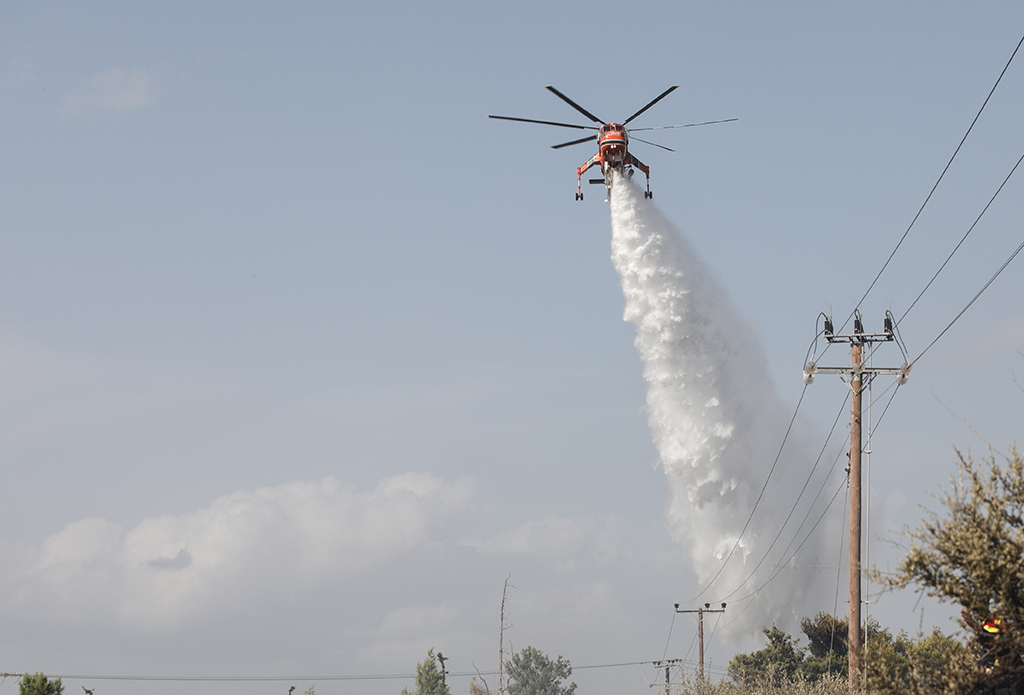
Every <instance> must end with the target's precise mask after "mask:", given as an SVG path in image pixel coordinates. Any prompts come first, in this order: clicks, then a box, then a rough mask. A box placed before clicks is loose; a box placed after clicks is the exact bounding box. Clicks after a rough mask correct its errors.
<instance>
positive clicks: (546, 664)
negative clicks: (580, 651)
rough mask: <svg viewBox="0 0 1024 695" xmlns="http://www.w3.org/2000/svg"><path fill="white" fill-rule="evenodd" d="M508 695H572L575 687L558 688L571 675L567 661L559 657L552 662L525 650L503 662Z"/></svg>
mask: <svg viewBox="0 0 1024 695" xmlns="http://www.w3.org/2000/svg"><path fill="white" fill-rule="evenodd" d="M505 669H506V670H507V671H508V678H509V685H508V688H507V691H508V695H573V693H575V692H576V684H575V683H570V684H569V685H562V681H563V680H565V679H566V678H568V677H569V676H571V675H572V666H570V665H569V661H568V660H566V659H563V658H562V657H561V656H559V657H558V658H557V659H556V660H554V661H552V660H551V659H550V658H549V657H548V656H547V655H546V654H545V653H544V652H542V651H540V650H539V649H535V648H534V647H526V648H525V649H523V650H522V651H521V652H519V653H518V654H513V655H512V659H511V660H510V661H507V662H505Z"/></svg>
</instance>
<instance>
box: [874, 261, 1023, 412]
mask: <svg viewBox="0 0 1024 695" xmlns="http://www.w3.org/2000/svg"><path fill="white" fill-rule="evenodd" d="M1021 249H1024V242H1021V244H1020V246H1018V247H1017V249H1016V250H1015V251H1014V252H1013V253H1011V254H1010V257H1009V258H1007V259H1006V260H1005V261H1003V264H1002V265H1001V266H999V270H997V271H996V272H995V274H994V275H992V277H990V278H989V279H988V282H986V283H985V284H984V286H982V288H981V289H980V290H978V293H977V294H975V295H974V296H973V297H972V298H971V301H969V302H967V305H966V306H965V307H964V308H963V309H961V310H960V313H959V314H957V315H956V316H954V317H953V320H952V321H950V322H949V325H948V326H946V327H945V328H943V329H942V332H941V333H939V334H938V335H937V336H935V340H933V341H932V342H930V343H928V347H926V348H925V349H924V350H922V351H921V354H920V355H918V356H917V357H916V358H914V361H913V362H912V363H911V364H916V363H917V361H918V360H919V359H921V358H922V357H924V354H925V353H926V352H928V351H929V350H931V349H932V345H935V343H937V342H939V338H941V337H942V336H944V335H945V334H946V331H948V330H949V329H950V328H952V327H953V324H954V323H956V322H957V321H958V320H959V319H960V317H961V316H963V315H964V314H965V313H967V310H968V309H970V308H971V305H972V304H974V303H975V302H976V301H978V297H980V296H981V295H982V293H984V292H985V290H987V289H988V288H989V285H991V284H992V283H993V282H995V280H996V278H997V277H999V275H1000V273H1002V272H1003V271H1004V270H1006V266H1008V265H1010V262H1011V261H1013V259H1014V258H1016V257H1017V254H1018V253H1020V252H1021ZM886 407H888V406H886Z"/></svg>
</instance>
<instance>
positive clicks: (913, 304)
mask: <svg viewBox="0 0 1024 695" xmlns="http://www.w3.org/2000/svg"><path fill="white" fill-rule="evenodd" d="M1021 162H1024V155H1021V157H1020V159H1018V160H1017V163H1016V164H1014V165H1013V169H1011V170H1010V173H1009V174H1007V175H1006V178H1005V179H1003V182H1002V183H1001V184H999V188H997V189H996V192H995V193H993V194H992V197H991V198H989V201H988V203H987V204H986V205H985V207H984V209H982V211H981V213H980V214H979V215H978V217H977V219H975V220H974V224H972V225H971V226H970V228H969V229H968V230H967V232H966V233H965V234H964V236H963V238H962V239H960V242H959V243H958V244H957V245H956V246H955V247H953V250H952V251H951V252H950V254H949V256H947V257H946V260H945V261H943V263H942V265H940V266H939V269H938V270H936V271H935V275H933V276H932V279H931V280H929V281H928V284H927V285H925V286H924V289H923V290H921V293H920V294H919V295H917V298H916V299H914V301H913V302H911V304H910V306H909V307H907V310H906V311H905V312H903V316H901V317H900V321H903V319H905V318H907V314H909V313H910V310H911V309H913V308H914V306H915V305H916V304H917V302H918V301H919V300H920V299H921V297H923V296H924V293H925V292H927V291H928V288H929V287H931V286H932V283H933V282H935V278H937V277H939V273H941V272H942V271H943V269H944V268H945V267H946V265H947V264H948V263H949V261H950V260H951V259H952V258H953V254H955V253H956V252H957V251H958V250H959V249H960V247H961V246H962V245H963V243H964V242H965V241H967V237H968V236H969V235H970V233H971V232H973V231H974V228H975V227H976V226H977V225H978V222H980V221H981V218H982V217H984V216H985V213H986V212H988V209H989V207H990V206H991V205H992V203H993V202H995V199H996V197H997V196H998V195H999V193H1000V192H1001V191H1002V190H1003V187H1004V186H1005V185H1006V183H1007V182H1008V181H1009V180H1010V177H1011V176H1013V172H1015V171H1017V167H1019V166H1020V163H1021ZM897 323H899V321H897Z"/></svg>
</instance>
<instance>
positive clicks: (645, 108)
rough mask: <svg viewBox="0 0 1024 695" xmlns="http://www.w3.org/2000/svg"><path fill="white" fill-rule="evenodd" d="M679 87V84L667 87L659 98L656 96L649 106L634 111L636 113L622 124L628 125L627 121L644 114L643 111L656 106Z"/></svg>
mask: <svg viewBox="0 0 1024 695" xmlns="http://www.w3.org/2000/svg"><path fill="white" fill-rule="evenodd" d="M677 89H679V85H675V86H674V87H669V88H668V89H666V90H665V91H664V92H662V93H661V95H660V96H658V97H657V98H655V99H654V101H652V102H651V103H650V104H648V105H647V106H645V107H643V108H642V109H640V110H639V111H637V112H636V113H634V114H633V115H632V116H630V117H629V118H627V119H626V120H624V121H623V122H622V125H626V124H627V123H629V122H630V121H632V120H633V119H634V118H636V117H637V116H639V115H640V114H642V113H643V112H644V111H646V110H647V109H649V108H651V107H652V106H654V105H655V104H657V103H658V102H659V101H661V100H662V99H664V98H665V97H667V96H668V95H669V94H671V93H672V92H674V91H675V90H677Z"/></svg>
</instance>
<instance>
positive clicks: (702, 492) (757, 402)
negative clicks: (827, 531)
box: [610, 177, 836, 633]
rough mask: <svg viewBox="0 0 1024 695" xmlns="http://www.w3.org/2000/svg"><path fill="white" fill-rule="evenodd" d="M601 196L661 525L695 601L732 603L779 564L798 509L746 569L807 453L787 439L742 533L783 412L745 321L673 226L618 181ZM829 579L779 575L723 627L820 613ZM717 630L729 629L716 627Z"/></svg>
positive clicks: (793, 494) (804, 557) (827, 606)
mask: <svg viewBox="0 0 1024 695" xmlns="http://www.w3.org/2000/svg"><path fill="white" fill-rule="evenodd" d="M610 204H611V222H612V262H613V264H614V266H615V269H616V270H617V271H618V273H619V276H620V278H621V282H622V291H623V294H624V295H625V299H626V308H625V313H624V319H625V320H626V321H629V322H631V323H633V324H635V325H636V329H637V332H636V340H635V345H636V348H637V350H638V351H639V353H640V357H641V359H642V360H643V373H644V379H645V380H646V381H647V412H648V421H649V426H650V429H651V435H652V437H653V439H654V443H655V445H656V446H657V449H658V453H659V455H660V458H661V464H662V467H663V469H664V471H665V476H666V479H667V480H668V484H669V489H670V501H669V505H668V511H667V514H668V518H669V521H670V524H671V528H672V531H673V533H674V535H675V537H676V539H677V540H678V541H681V542H682V543H684V544H685V546H686V548H687V549H688V551H689V553H690V555H691V557H692V562H693V568H694V571H695V573H696V575H697V579H698V583H699V585H700V587H701V588H702V589H703V588H705V587H709V584H710V587H709V588H708V590H707V591H706V593H704V594H703V595H702V596H701V597H700V603H703V602H705V601H720V600H721V601H724V600H727V599H731V600H732V601H737V600H739V599H741V598H743V597H746V596H748V595H750V594H751V593H752V592H753V591H754V590H756V589H758V588H759V587H761V585H762V584H764V582H765V581H766V580H767V579H768V578H769V577H770V576H771V575H772V574H773V573H774V572H776V571H777V567H776V564H777V563H778V562H784V561H785V560H787V559H788V554H787V555H786V556H783V555H782V551H783V549H784V548H785V547H786V545H787V544H788V543H789V541H790V540H791V539H792V538H793V533H794V531H795V528H796V526H797V524H798V523H799V522H800V520H801V519H802V518H803V516H804V511H805V509H804V507H803V506H802V507H801V508H800V509H798V510H797V512H798V513H797V514H794V515H793V520H791V521H790V523H789V526H788V527H787V528H786V532H785V533H784V534H783V536H782V540H781V541H780V542H779V543H778V544H776V546H775V548H774V549H773V553H772V556H771V557H769V559H768V561H767V562H764V563H763V564H761V567H760V568H758V570H757V571H756V572H755V573H754V574H753V576H751V573H752V571H753V570H754V567H755V566H756V565H757V564H758V563H759V562H760V561H761V560H762V558H763V557H764V556H765V553H766V552H767V551H768V547H769V545H771V543H772V541H773V540H774V539H775V537H776V534H777V533H778V531H779V529H780V527H781V526H782V524H783V521H784V520H785V518H786V515H787V514H789V512H790V511H791V510H792V509H793V505H794V502H795V500H796V498H797V492H798V491H799V490H800V487H801V485H802V484H803V481H804V480H805V479H806V476H807V474H808V472H809V471H810V470H811V465H810V461H809V458H810V457H808V456H806V455H801V454H802V452H800V451H799V448H800V447H799V445H795V443H794V442H793V441H792V439H791V441H790V442H789V443H788V444H787V446H786V449H785V451H784V453H783V456H782V458H781V459H780V460H779V463H778V466H777V467H776V470H775V472H774V474H773V476H772V479H771V482H770V484H769V486H768V488H767V490H766V491H765V495H764V498H763V499H762V500H761V502H760V504H759V505H758V508H757V513H756V515H755V516H754V518H753V520H752V522H751V523H750V525H749V527H748V528H747V529H746V531H745V532H743V527H744V525H745V524H746V522H747V519H748V517H749V515H750V512H751V509H753V506H754V503H755V501H756V500H757V498H758V495H759V494H760V492H761V489H762V486H763V485H764V482H765V479H766V477H767V476H768V472H769V470H770V469H771V466H772V463H773V461H774V460H775V456H776V454H777V452H778V450H779V446H780V444H781V443H782V439H783V436H784V434H785V432H786V428H787V426H788V424H789V418H790V416H791V411H789V408H784V407H783V406H782V405H781V404H780V403H779V400H778V398H777V397H776V395H775V393H774V390H773V388H772V385H771V383H770V381H769V379H768V377H767V374H766V361H765V358H764V355H763V352H762V350H761V347H760V345H759V344H758V342H757V340H756V339H755V336H754V332H753V329H752V328H751V327H750V326H749V325H748V324H747V323H746V322H745V321H744V320H743V319H742V318H740V317H739V316H738V315H737V313H736V311H735V309H734V308H733V307H732V306H731V304H730V302H729V300H728V299H727V298H726V294H725V292H724V291H723V289H722V287H721V286H720V285H719V284H718V283H717V282H716V281H715V279H714V278H712V277H711V274H710V272H709V271H708V269H707V267H705V266H704V264H703V263H701V261H700V260H698V259H697V258H696V257H695V256H694V254H693V251H692V250H691V249H690V247H689V245H688V244H687V243H686V242H685V241H684V240H683V239H682V237H681V236H680V234H679V233H678V232H677V231H676V230H675V229H673V228H672V226H671V225H670V224H669V223H668V221H667V220H665V219H664V218H663V217H662V216H661V215H660V213H659V212H658V211H657V210H656V209H655V208H654V206H653V205H652V204H651V203H649V202H647V201H645V200H644V199H643V198H642V196H641V195H640V192H639V190H638V189H637V188H636V186H635V185H634V184H632V183H631V182H629V181H627V180H625V179H623V178H622V177H617V178H616V181H615V184H614V185H613V186H612V194H611V199H610ZM787 411H789V412H787ZM794 451H797V453H794ZM813 487H814V489H815V490H816V489H817V485H815V486H813ZM815 490H812V491H811V493H810V494H807V495H805V498H806V497H813V492H814V491H815ZM830 492H831V491H830ZM829 497H831V494H830V495H829ZM808 501H809V500H807V499H804V500H802V501H801V505H806V504H807V502H808ZM820 506H821V504H819V507H820ZM814 517H815V518H816V517H817V514H815V515H814ZM741 532H742V537H741ZM804 533H806V531H805V532H804ZM815 536H816V537H818V538H821V537H822V534H821V533H817V534H815ZM802 538H803V536H801V540H802ZM737 540H738V544H737ZM814 543H815V541H814V538H812V539H811V541H809V542H808V543H807V544H806V545H805V546H804V548H803V550H802V551H801V554H800V556H798V560H797V561H795V562H793V563H792V564H794V565H810V564H813V565H816V566H819V567H820V566H822V565H825V564H834V563H835V561H836V553H835V552H829V553H828V554H829V555H831V556H832V557H831V558H830V561H828V560H825V559H823V557H822V556H821V554H820V553H819V552H818V551H819V550H820V549H821V548H820V547H814V548H810V547H809V546H811V545H813V544H814ZM819 546H820V542H819ZM734 547H735V552H734V553H733V556H732V558H731V559H730V560H729V561H728V564H726V566H725V569H724V570H723V571H721V573H720V574H718V573H719V570H720V569H721V568H722V563H723V562H725V561H726V558H727V557H729V555H730V553H731V552H732V551H733V548H734ZM793 547H794V548H795V547H796V545H794V546H793ZM789 554H792V551H790V553H789ZM716 575H718V576H717V578H715V577H716ZM831 576H832V581H831V582H830V581H828V579H825V578H824V577H823V578H822V579H821V580H820V581H818V582H810V581H808V580H807V576H806V572H802V573H801V572H797V571H795V570H793V569H783V570H782V571H781V572H780V573H779V576H778V577H777V578H776V579H775V580H774V581H771V582H770V583H769V584H768V585H767V586H766V587H765V588H764V589H763V590H761V591H760V592H758V593H757V595H756V597H754V598H753V600H748V601H742V602H741V603H740V604H734V605H732V606H730V608H729V609H728V612H727V614H726V616H725V620H723V621H722V625H723V631H726V632H727V633H728V632H733V633H735V632H737V631H739V630H743V629H751V628H752V629H757V628H759V627H761V626H762V625H771V624H772V623H773V622H776V621H778V622H780V623H781V624H792V622H793V619H794V618H799V617H800V616H801V615H813V614H814V613H815V612H816V611H818V610H829V611H831V609H832V603H833V599H832V596H833V595H834V590H835V584H834V577H835V575H834V574H832V575H831ZM801 578H803V580H804V581H801V580H800V579H801ZM712 581H713V584H711V582H712ZM737 589H738V591H734V590H737ZM696 593H697V592H694V594H696ZM826 597H827V598H826ZM687 598H689V597H687ZM714 607H715V608H717V607H718V605H717V604H716V605H715V606H714ZM741 611H742V613H741ZM737 616H738V617H739V619H738V620H737ZM728 624H731V626H732V627H731V629H729V630H726V628H725V626H726V625H728Z"/></svg>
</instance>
